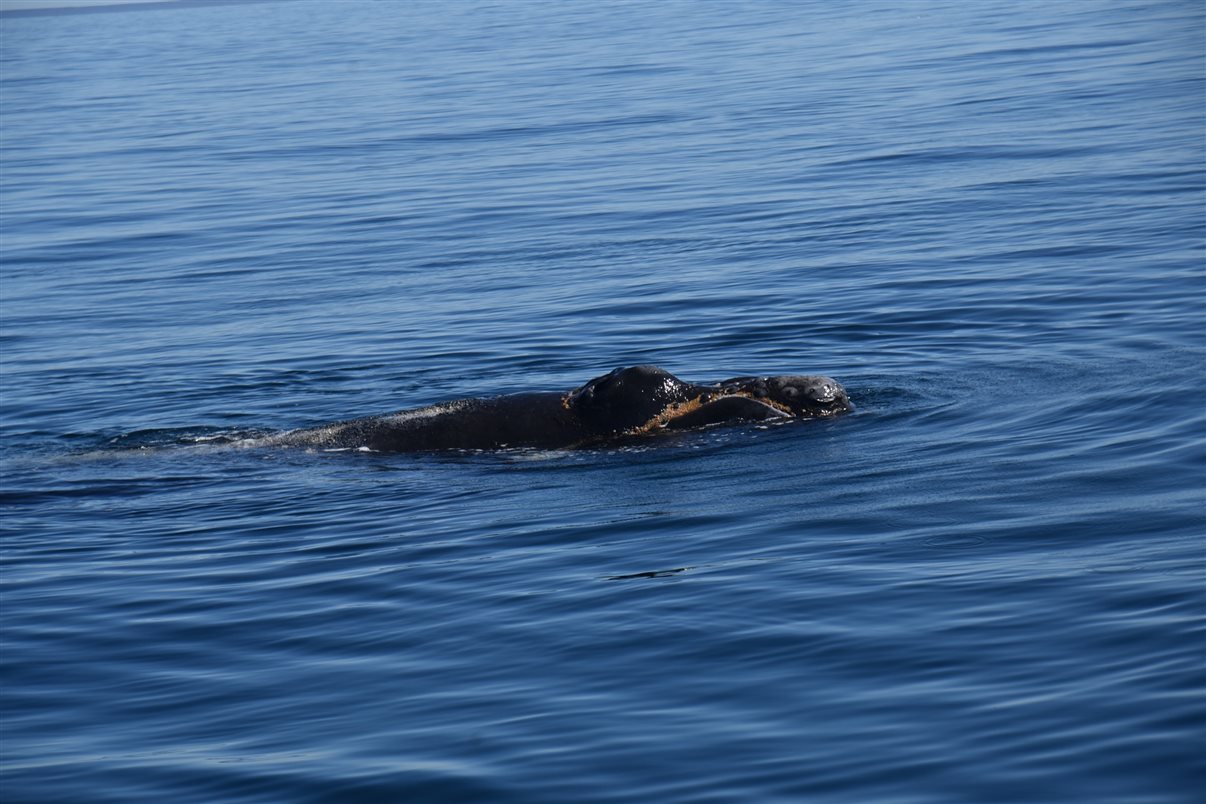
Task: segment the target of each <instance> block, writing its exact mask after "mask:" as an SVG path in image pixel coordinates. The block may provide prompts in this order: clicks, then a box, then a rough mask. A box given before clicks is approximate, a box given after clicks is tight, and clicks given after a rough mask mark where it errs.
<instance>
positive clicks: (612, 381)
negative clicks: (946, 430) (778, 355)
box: [261, 366, 851, 452]
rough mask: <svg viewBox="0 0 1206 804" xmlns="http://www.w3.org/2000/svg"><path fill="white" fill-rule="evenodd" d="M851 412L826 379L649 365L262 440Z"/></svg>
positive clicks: (552, 434)
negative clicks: (552, 387)
mask: <svg viewBox="0 0 1206 804" xmlns="http://www.w3.org/2000/svg"><path fill="white" fill-rule="evenodd" d="M850 409H851V405H850V400H849V398H848V396H847V395H846V391H845V389H843V388H842V386H841V385H840V384H838V383H837V382H836V381H835V380H832V379H830V378H828V377H822V376H815V375H802V376H794V375H790V376H772V377H735V378H733V379H730V380H724V381H722V382H720V383H715V384H695V383H689V382H684V381H683V380H680V379H679V378H677V377H675V376H674V375H673V374H670V373H669V372H667V371H664V370H662V369H660V368H657V367H656V366H632V367H628V368H618V369H616V370H615V371H612V372H610V373H608V374H605V375H603V376H601V377H596V378H595V379H593V380H591V381H590V382H587V383H586V384H585V385H582V386H580V387H578V388H575V389H574V390H572V391H569V392H568V393H557V392H546V393H521V394H509V395H506V396H496V397H486V398H474V399H458V400H454V401H451V402H443V403H440V404H437V405H430V406H428V407H424V408H416V409H413V410H404V411H400V412H398V413H392V414H386V415H383V416H367V417H364V418H359V419H351V420H348V421H341V422H335V423H333V424H328V425H323V426H320V427H314V428H309V429H304V430H292V431H289V432H286V433H282V434H280V435H276V436H270V437H268V438H267V439H261V443H266V444H270V445H274V446H297V447H310V448H317V449H361V450H369V451H374V452H427V451H438V450H494V449H503V448H508V447H532V448H543V449H562V448H574V447H582V446H591V445H598V444H602V443H605V442H607V441H608V440H613V439H617V438H623V437H628V436H640V435H644V434H649V433H655V432H658V431H662V430H683V429H690V428H696V427H706V426H710V425H715V424H725V423H736V422H741V421H760V420H769V419H776V420H786V419H791V418H813V417H820V416H833V415H836V414H839V413H844V412H846V411H848V410H850Z"/></svg>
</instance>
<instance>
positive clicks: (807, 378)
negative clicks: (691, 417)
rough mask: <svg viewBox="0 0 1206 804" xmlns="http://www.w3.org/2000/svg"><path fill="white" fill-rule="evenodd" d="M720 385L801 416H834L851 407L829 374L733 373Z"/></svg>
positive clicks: (726, 390) (722, 388) (726, 389)
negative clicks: (760, 375)
mask: <svg viewBox="0 0 1206 804" xmlns="http://www.w3.org/2000/svg"><path fill="white" fill-rule="evenodd" d="M720 388H721V391H722V392H723V393H731V394H740V395H742V396H748V397H750V398H752V399H756V400H758V401H759V402H762V403H763V404H765V405H769V406H770V407H773V408H775V409H776V410H779V411H781V412H783V413H789V414H790V415H792V416H798V417H800V418H811V417H814V416H834V415H836V414H838V413H845V412H847V411H849V410H853V408H854V406H853V405H851V404H850V397H849V396H847V395H846V389H845V388H843V387H842V386H841V384H840V383H839V382H838V381H837V380H835V379H833V378H831V377H821V376H816V375H791V374H787V375H782V376H778V377H735V378H733V379H731V380H725V381H724V382H722V383H720Z"/></svg>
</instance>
